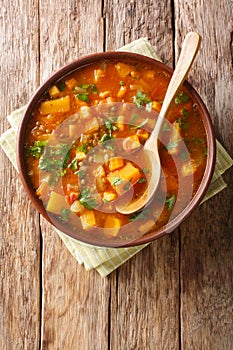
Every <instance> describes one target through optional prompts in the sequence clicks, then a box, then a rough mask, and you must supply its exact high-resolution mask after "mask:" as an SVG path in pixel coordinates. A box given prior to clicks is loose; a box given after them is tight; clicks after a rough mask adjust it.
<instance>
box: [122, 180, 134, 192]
mask: <svg viewBox="0 0 233 350" xmlns="http://www.w3.org/2000/svg"><path fill="white" fill-rule="evenodd" d="M131 185H132V184H131V182H130V181H127V182H126V183H125V184H124V186H123V190H124V191H128V190H129V189H130V187H131Z"/></svg>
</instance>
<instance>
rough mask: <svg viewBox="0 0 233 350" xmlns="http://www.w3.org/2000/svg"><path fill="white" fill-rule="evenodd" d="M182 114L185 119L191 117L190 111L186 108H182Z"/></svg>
mask: <svg viewBox="0 0 233 350" xmlns="http://www.w3.org/2000/svg"><path fill="white" fill-rule="evenodd" d="M181 114H182V117H183V118H187V116H188V115H189V111H188V110H187V109H186V108H182V110H181Z"/></svg>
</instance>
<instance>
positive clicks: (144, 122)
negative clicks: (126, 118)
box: [131, 118, 148, 129]
mask: <svg viewBox="0 0 233 350" xmlns="http://www.w3.org/2000/svg"><path fill="white" fill-rule="evenodd" d="M147 122H148V118H146V119H145V120H143V121H142V122H141V123H140V124H139V125H132V126H131V129H140V128H142V127H143V126H144V125H146V123H147Z"/></svg>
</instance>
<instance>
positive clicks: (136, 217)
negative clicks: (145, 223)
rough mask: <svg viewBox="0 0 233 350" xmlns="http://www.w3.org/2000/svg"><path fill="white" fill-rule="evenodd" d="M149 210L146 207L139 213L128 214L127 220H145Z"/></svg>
mask: <svg viewBox="0 0 233 350" xmlns="http://www.w3.org/2000/svg"><path fill="white" fill-rule="evenodd" d="M150 211H151V210H150V209H149V208H146V209H144V210H142V211H140V212H139V213H133V214H130V216H129V221H131V222H133V221H137V220H146V219H147V216H148V214H149V212H150Z"/></svg>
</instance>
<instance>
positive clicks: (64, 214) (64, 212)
mask: <svg viewBox="0 0 233 350" xmlns="http://www.w3.org/2000/svg"><path fill="white" fill-rule="evenodd" d="M69 214H70V209H68V208H67V209H62V210H61V219H62V221H67V220H68V216H69Z"/></svg>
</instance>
